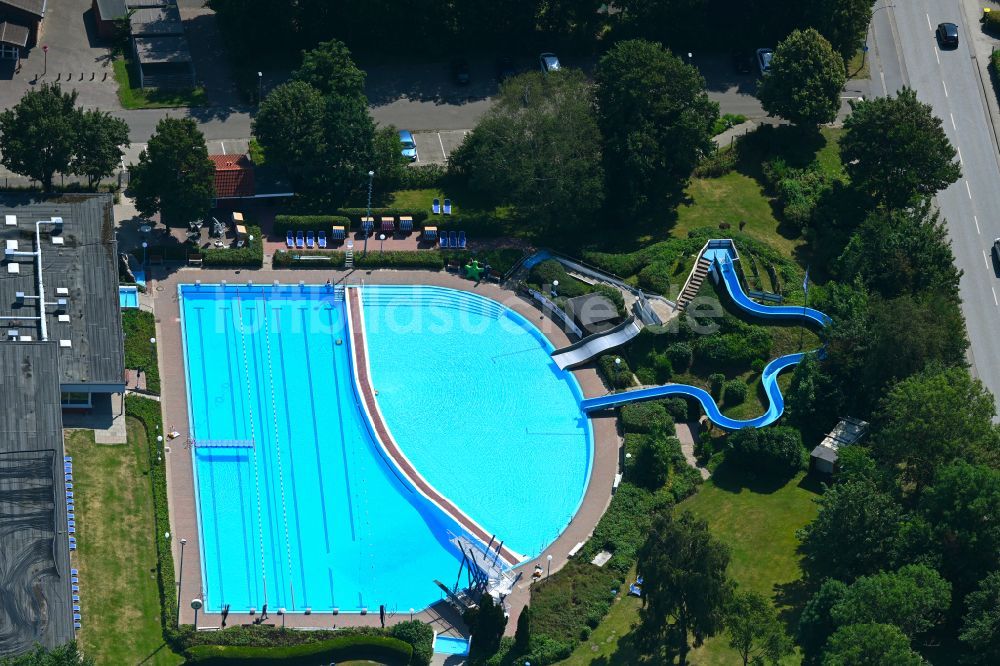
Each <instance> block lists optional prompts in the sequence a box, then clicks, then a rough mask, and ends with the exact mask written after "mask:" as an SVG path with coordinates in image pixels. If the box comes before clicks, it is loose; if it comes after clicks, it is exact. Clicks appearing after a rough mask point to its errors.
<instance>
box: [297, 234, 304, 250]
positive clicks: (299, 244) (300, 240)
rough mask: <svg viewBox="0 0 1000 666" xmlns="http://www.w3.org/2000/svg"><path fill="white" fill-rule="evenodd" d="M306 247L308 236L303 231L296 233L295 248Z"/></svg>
mask: <svg viewBox="0 0 1000 666" xmlns="http://www.w3.org/2000/svg"><path fill="white" fill-rule="evenodd" d="M305 246H306V235H305V234H304V233H302V232H301V231H296V232H295V247H297V248H299V249H302V248H304V247H305Z"/></svg>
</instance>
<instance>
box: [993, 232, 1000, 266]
mask: <svg viewBox="0 0 1000 666" xmlns="http://www.w3.org/2000/svg"><path fill="white" fill-rule="evenodd" d="M993 258H994V259H996V261H997V263H998V264H1000V238H994V239H993Z"/></svg>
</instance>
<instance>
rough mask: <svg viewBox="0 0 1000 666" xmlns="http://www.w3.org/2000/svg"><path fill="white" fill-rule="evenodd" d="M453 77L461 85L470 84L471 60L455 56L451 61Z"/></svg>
mask: <svg viewBox="0 0 1000 666" xmlns="http://www.w3.org/2000/svg"><path fill="white" fill-rule="evenodd" d="M451 77H452V78H453V79H454V80H455V83H457V84H458V85H460V86H465V85H468V84H469V81H471V80H472V75H471V74H470V73H469V61H468V60H466V59H465V58H455V59H454V60H452V61H451Z"/></svg>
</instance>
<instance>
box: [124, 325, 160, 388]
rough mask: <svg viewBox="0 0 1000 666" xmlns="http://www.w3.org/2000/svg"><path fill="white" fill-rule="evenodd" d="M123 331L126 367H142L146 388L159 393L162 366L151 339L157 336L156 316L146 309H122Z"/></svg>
mask: <svg viewBox="0 0 1000 666" xmlns="http://www.w3.org/2000/svg"><path fill="white" fill-rule="evenodd" d="M122 331H123V332H124V333H125V367H126V368H132V369H136V368H142V372H143V374H144V375H145V377H146V389H147V390H148V391H149V392H150V393H157V394H158V393H159V392H160V367H159V366H158V365H157V363H156V348H155V347H154V346H153V344H152V343H151V342H150V341H149V339H150V338H155V337H156V317H154V316H153V313H152V312H146V311H144V310H139V309H132V308H130V309H128V310H122Z"/></svg>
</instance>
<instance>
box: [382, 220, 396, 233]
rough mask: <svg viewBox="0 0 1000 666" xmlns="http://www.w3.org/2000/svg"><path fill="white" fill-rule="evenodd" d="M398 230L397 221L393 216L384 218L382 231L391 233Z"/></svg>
mask: <svg viewBox="0 0 1000 666" xmlns="http://www.w3.org/2000/svg"><path fill="white" fill-rule="evenodd" d="M395 230H396V222H395V220H394V219H393V218H391V217H383V218H382V231H384V232H386V233H389V234H391V233H392V232H393V231H395Z"/></svg>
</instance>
